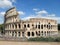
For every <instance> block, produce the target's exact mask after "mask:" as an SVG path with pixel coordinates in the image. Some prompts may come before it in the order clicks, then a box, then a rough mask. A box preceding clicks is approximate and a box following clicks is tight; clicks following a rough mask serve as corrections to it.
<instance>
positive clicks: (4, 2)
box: [0, 0, 14, 8]
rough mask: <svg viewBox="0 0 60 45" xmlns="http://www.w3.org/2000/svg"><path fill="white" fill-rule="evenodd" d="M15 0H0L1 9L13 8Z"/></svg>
mask: <svg viewBox="0 0 60 45" xmlns="http://www.w3.org/2000/svg"><path fill="white" fill-rule="evenodd" d="M13 2H14V0H12V1H10V0H0V8H7V7H13Z"/></svg>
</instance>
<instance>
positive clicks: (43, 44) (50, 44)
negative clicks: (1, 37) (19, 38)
mask: <svg viewBox="0 0 60 45" xmlns="http://www.w3.org/2000/svg"><path fill="white" fill-rule="evenodd" d="M0 45H60V42H11V41H0Z"/></svg>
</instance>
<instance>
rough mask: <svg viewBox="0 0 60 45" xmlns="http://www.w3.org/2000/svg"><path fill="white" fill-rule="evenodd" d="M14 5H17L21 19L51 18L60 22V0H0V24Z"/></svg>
mask: <svg viewBox="0 0 60 45" xmlns="http://www.w3.org/2000/svg"><path fill="white" fill-rule="evenodd" d="M12 7H16V9H17V11H18V13H19V17H20V18H21V19H29V18H49V19H55V20H57V21H58V23H60V0H0V24H1V23H3V21H4V18H3V17H4V14H5V12H6V11H7V10H8V9H9V8H12Z"/></svg>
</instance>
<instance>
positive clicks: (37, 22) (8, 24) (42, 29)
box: [4, 7, 58, 38]
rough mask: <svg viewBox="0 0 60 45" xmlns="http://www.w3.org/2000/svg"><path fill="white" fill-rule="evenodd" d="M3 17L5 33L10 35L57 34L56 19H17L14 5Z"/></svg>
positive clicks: (36, 35) (27, 36)
mask: <svg viewBox="0 0 60 45" xmlns="http://www.w3.org/2000/svg"><path fill="white" fill-rule="evenodd" d="M4 18H5V20H4V24H5V35H8V36H10V37H19V38H20V37H26V38H34V37H41V36H43V37H45V36H51V35H55V34H58V29H57V21H56V20H52V19H44V18H31V19H29V20H25V21H24V20H21V19H20V20H19V18H18V12H17V11H16V8H15V7H13V8H11V9H9V10H8V11H6V14H5V16H4Z"/></svg>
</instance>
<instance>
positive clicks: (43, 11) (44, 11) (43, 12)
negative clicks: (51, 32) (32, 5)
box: [36, 10, 48, 15]
mask: <svg viewBox="0 0 60 45" xmlns="http://www.w3.org/2000/svg"><path fill="white" fill-rule="evenodd" d="M47 13H48V12H47V11H46V10H41V11H38V12H36V14H38V15H40V14H47Z"/></svg>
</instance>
